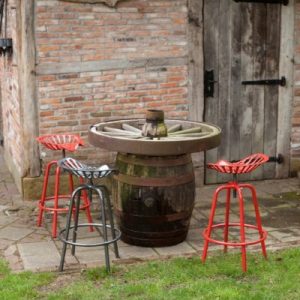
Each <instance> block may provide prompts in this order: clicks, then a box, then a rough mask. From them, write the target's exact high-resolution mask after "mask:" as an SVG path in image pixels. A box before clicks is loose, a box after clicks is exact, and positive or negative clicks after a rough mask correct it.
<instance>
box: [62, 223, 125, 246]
mask: <svg viewBox="0 0 300 300" xmlns="http://www.w3.org/2000/svg"><path fill="white" fill-rule="evenodd" d="M89 226H93V227H104V226H106V227H107V228H111V225H108V224H106V225H103V224H100V223H83V224H78V225H77V228H79V227H89ZM74 227H75V225H72V226H70V227H69V229H73V228H74ZM65 231H66V229H63V230H61V231H60V233H59V236H58V238H59V239H60V240H61V241H62V242H64V243H66V244H69V245H73V246H79V247H96V246H104V245H109V244H112V243H115V242H117V241H118V240H119V239H120V237H121V231H120V230H119V229H117V228H114V231H115V234H116V237H115V238H114V239H112V240H108V241H104V242H101V243H94V244H83V243H78V242H75V243H74V242H72V241H70V240H66V239H65V237H64V236H63V233H64V232H65Z"/></svg>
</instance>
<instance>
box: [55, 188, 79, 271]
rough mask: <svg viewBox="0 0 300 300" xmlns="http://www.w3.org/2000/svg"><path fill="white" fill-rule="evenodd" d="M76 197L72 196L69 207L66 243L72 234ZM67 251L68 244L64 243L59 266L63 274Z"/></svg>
mask: <svg viewBox="0 0 300 300" xmlns="http://www.w3.org/2000/svg"><path fill="white" fill-rule="evenodd" d="M75 196H76V193H74V194H72V197H71V201H70V205H69V211H68V216H67V221H66V231H65V240H66V241H67V240H68V239H69V232H70V225H71V219H72V212H73V206H74V202H75ZM66 250H67V243H66V242H63V248H62V253H61V258H60V265H59V272H62V271H63V270H64V263H65V256H66Z"/></svg>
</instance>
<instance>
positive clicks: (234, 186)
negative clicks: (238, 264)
mask: <svg viewBox="0 0 300 300" xmlns="http://www.w3.org/2000/svg"><path fill="white" fill-rule="evenodd" d="M243 189H248V190H250V192H251V194H252V202H253V205H254V210H255V218H256V225H250V224H246V223H245V214H244V197H243V194H242V190H243ZM223 190H225V191H226V207H225V222H224V223H219V224H213V220H214V216H215V212H216V208H217V202H218V196H219V193H220V192H221V191H223ZM232 191H233V194H234V195H235V194H236V195H237V198H238V202H239V217H240V222H237V223H233V222H229V214H230V201H231V199H230V198H231V192H232ZM229 227H239V228H240V241H239V242H230V241H228V234H229ZM216 228H224V240H223V241H221V240H216V239H213V238H211V234H212V232H213V230H214V229H216ZM245 228H249V229H251V230H256V231H258V233H259V235H260V238H259V239H256V240H254V241H246V233H245ZM202 235H203V238H204V246H203V252H202V262H203V263H204V262H205V260H206V256H207V251H208V246H209V243H214V244H218V245H223V246H224V252H227V247H228V246H231V247H241V251H242V269H243V271H244V272H246V271H247V262H246V246H249V245H255V244H258V243H260V244H261V248H262V253H263V255H264V257H265V258H267V252H266V246H265V239H266V237H267V232H266V231H265V230H263V228H262V225H261V217H260V213H259V207H258V201H257V197H256V191H255V188H254V186H252V185H251V184H246V183H242V184H239V183H238V182H237V181H233V182H228V183H227V184H225V185H221V186H219V187H218V188H217V189H216V190H215V192H214V195H213V200H212V207H211V211H210V216H209V221H208V226H207V228H206V229H204V231H203V233H202Z"/></svg>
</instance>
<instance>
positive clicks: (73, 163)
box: [58, 157, 121, 272]
mask: <svg viewBox="0 0 300 300" xmlns="http://www.w3.org/2000/svg"><path fill="white" fill-rule="evenodd" d="M58 165H59V166H60V167H61V168H62V169H63V170H66V171H68V172H70V173H72V174H74V175H76V176H78V177H81V178H84V179H87V180H88V183H84V184H81V185H80V186H78V187H77V188H76V189H75V190H74V191H73V193H72V197H71V201H70V205H69V211H68V216H67V223H66V228H65V229H63V230H61V232H60V234H59V239H60V240H61V241H62V242H63V243H64V245H63V249H62V255H61V261H60V266H59V271H60V272H61V271H63V268H64V262H65V255H66V250H67V245H68V244H69V245H72V252H71V253H72V255H75V246H80V247H95V246H104V253H105V264H106V270H107V271H108V272H109V271H110V261H109V250H108V246H109V244H112V243H113V244H114V250H115V255H116V257H117V258H119V257H120V256H119V250H118V245H117V241H118V240H119V239H120V237H121V232H120V230H119V229H117V228H115V227H114V220H113V215H112V209H111V203H110V199H109V193H108V190H107V187H106V186H105V185H94V183H93V179H95V178H103V177H107V176H109V175H110V174H112V173H116V172H117V170H116V169H111V168H109V167H108V166H106V165H103V166H100V167H93V166H88V165H85V164H83V163H81V162H79V161H77V160H75V159H73V158H70V157H67V158H64V159H62V160H60V161H59V162H58ZM82 191H83V192H87V193H88V198H89V200H90V201H92V196H93V193H95V194H96V195H97V196H98V198H99V200H100V219H101V222H102V223H82V224H78V218H79V210H80V200H81V192H82ZM74 205H75V213H74V225H71V219H72V218H71V217H72V211H74V209H73V207H74ZM106 209H107V212H108V218H109V223H110V224H106V223H107V222H106V220H107V218H106ZM89 226H93V227H95V228H96V229H97V230H98V231H99V233H101V231H100V228H102V235H103V241H101V242H99V243H94V244H84V243H79V242H77V241H76V240H77V229H78V228H79V227H89ZM108 228H110V230H111V235H112V238H111V239H108V235H107V229H108ZM70 229H73V237H72V240H71V239H69V233H70Z"/></svg>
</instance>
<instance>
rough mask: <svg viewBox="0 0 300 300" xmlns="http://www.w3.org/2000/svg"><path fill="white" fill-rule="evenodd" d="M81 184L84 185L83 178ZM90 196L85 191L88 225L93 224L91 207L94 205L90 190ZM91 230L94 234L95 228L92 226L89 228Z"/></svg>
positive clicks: (84, 199)
mask: <svg viewBox="0 0 300 300" xmlns="http://www.w3.org/2000/svg"><path fill="white" fill-rule="evenodd" d="M80 183H81V184H84V180H83V179H82V178H80ZM88 194H89V196H88V195H87V192H86V190H83V202H84V205H85V206H86V208H85V214H86V217H87V220H88V223H93V219H92V216H91V210H90V205H91V203H92V190H89V192H88ZM89 230H90V232H93V231H94V227H93V226H92V225H91V226H89Z"/></svg>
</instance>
